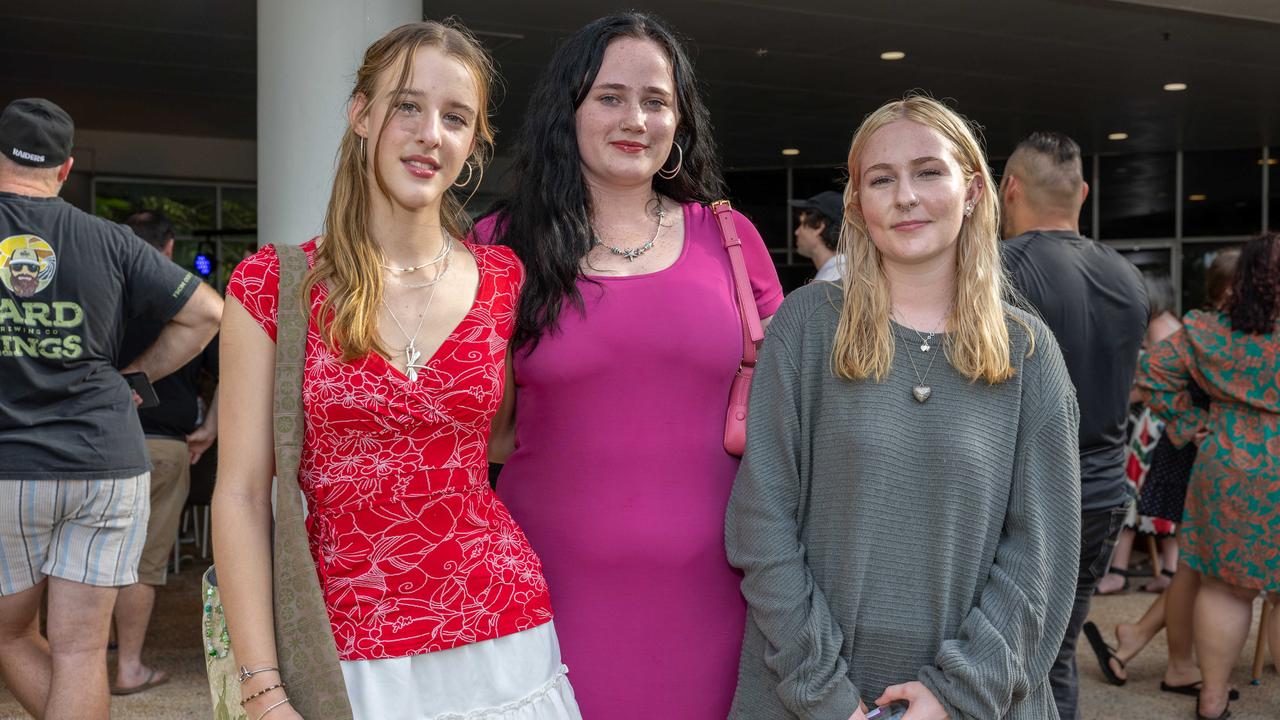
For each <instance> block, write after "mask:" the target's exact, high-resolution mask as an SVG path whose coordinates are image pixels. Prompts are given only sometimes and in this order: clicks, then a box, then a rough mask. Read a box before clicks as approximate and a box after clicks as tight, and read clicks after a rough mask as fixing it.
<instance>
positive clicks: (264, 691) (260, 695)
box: [240, 682, 285, 706]
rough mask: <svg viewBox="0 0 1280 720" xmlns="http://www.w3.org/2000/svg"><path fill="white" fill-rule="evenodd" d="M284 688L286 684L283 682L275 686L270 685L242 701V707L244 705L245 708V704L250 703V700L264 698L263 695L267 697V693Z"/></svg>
mask: <svg viewBox="0 0 1280 720" xmlns="http://www.w3.org/2000/svg"><path fill="white" fill-rule="evenodd" d="M284 686H285V684H284V683H283V682H278V683H276V684H275V685H268V686H266V687H264V688H262V689H261V690H259V691H258V692H256V693H254V694H252V695H250V696H249V697H247V698H245V699H243V700H241V701H240V705H242V706H243V705H244V704H245V703H247V702H249V701H250V700H253V699H255V698H260V697H262V696H263V695H266V694H267V693H269V692H271V691H272V690H275V689H276V688H282V687H284Z"/></svg>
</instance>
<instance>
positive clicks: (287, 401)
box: [201, 245, 351, 720]
mask: <svg viewBox="0 0 1280 720" xmlns="http://www.w3.org/2000/svg"><path fill="white" fill-rule="evenodd" d="M276 256H277V257H278V258H279V259H280V290H279V297H280V298H282V302H278V303H277V306H278V310H277V317H276V372H275V395H274V400H273V409H272V419H273V435H274V438H275V451H276V458H275V459H276V483H275V531H274V535H273V542H272V563H271V566H272V567H271V569H272V591H273V593H272V594H273V598H272V599H273V603H272V604H273V606H274V611H275V612H274V614H275V631H276V632H275V634H276V655H277V657H278V659H279V663H278V664H279V666H280V676H281V678H282V679H283V680H284V682H286V683H287V684H288V686H289V687H288V693H289V700H290V704H292V705H293V708H294V709H295V710H297V711H298V713H299V714H300V715H302V716H303V717H305V718H324V720H351V704H350V702H349V701H348V700H347V686H346V683H345V682H344V681H343V678H342V668H341V666H339V665H338V650H337V647H336V646H335V645H334V642H333V632H332V631H331V630H330V628H329V614H328V612H327V611H326V610H325V605H324V596H323V595H322V594H321V592H320V581H319V579H318V578H317V577H316V566H315V561H314V560H313V559H312V557H311V550H310V547H309V546H308V544H307V528H306V513H305V512H304V510H303V507H302V492H301V488H300V487H299V485H298V460H299V457H300V454H301V450H302V431H303V422H302V371H303V364H304V361H305V354H306V341H307V326H308V323H309V321H310V318H309V317H308V315H306V314H305V312H304V309H303V306H302V303H301V302H298V301H294V302H290V300H296V299H297V298H300V297H301V293H302V281H303V277H304V276H305V275H306V272H307V258H306V254H305V253H304V252H303V251H302V249H301V248H299V247H297V246H292V245H285V246H282V245H277V246H276ZM201 591H202V593H203V595H202V598H203V600H204V606H203V616H204V622H203V623H202V626H201V629H202V631H203V638H202V640H203V648H204V655H205V666H206V669H207V671H208V676H209V692H210V694H211V696H212V699H213V717H214V720H247V716H246V715H245V712H244V709H243V708H242V707H241V706H240V681H239V665H238V664H237V663H236V660H235V656H234V655H233V654H232V653H231V638H230V636H229V635H228V633H227V625H226V621H225V619H224V617H223V614H222V601H221V599H220V598H219V596H218V575H217V573H216V572H215V570H214V568H212V567H210V568H209V569H208V570H206V571H205V574H204V581H203V582H202V584H201Z"/></svg>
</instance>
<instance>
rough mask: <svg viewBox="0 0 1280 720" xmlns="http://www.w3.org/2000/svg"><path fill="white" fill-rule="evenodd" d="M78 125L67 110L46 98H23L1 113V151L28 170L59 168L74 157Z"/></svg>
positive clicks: (9, 105) (10, 104)
mask: <svg viewBox="0 0 1280 720" xmlns="http://www.w3.org/2000/svg"><path fill="white" fill-rule="evenodd" d="M74 133H75V123H73V122H71V116H70V115H68V114H67V111H66V110H63V109H62V108H60V107H58V106H57V105H55V104H54V103H52V102H50V101H48V100H45V99H44V98H22V99H21V100H14V101H13V102H11V103H9V104H8V105H7V106H6V107H5V109H4V112H3V113H0V150H3V152H4V156H5V157H7V158H9V159H10V160H12V161H14V162H16V163H18V164H19V165H26V166H27V167H38V168H51V167H57V166H59V165H61V164H62V163H64V162H66V160H67V158H69V157H71V137H72V135H73V134H74Z"/></svg>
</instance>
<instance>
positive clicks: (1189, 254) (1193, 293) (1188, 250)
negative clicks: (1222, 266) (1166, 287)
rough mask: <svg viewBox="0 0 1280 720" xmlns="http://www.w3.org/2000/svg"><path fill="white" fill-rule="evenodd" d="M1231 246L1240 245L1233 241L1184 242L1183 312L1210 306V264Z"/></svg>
mask: <svg viewBox="0 0 1280 720" xmlns="http://www.w3.org/2000/svg"><path fill="white" fill-rule="evenodd" d="M1231 247H1239V245H1236V244H1233V243H1183V244H1182V311H1183V312H1186V311H1188V310H1195V309H1198V308H1205V307H1208V305H1209V301H1208V293H1207V292H1205V278H1206V277H1208V270H1209V264H1210V263H1212V262H1213V258H1214V257H1216V256H1217V254H1218V253H1220V252H1222V251H1223V250H1226V249H1227V248H1231Z"/></svg>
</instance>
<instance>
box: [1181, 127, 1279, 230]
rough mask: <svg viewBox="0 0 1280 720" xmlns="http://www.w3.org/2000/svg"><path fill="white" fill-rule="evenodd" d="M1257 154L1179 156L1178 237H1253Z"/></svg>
mask: <svg viewBox="0 0 1280 720" xmlns="http://www.w3.org/2000/svg"><path fill="white" fill-rule="evenodd" d="M1261 160H1262V151H1261V150H1256V149H1254V150H1218V151H1213V152H1188V153H1184V154H1183V156H1182V195H1183V197H1182V201H1183V205H1182V235H1183V237H1204V236H1206V235H1253V234H1256V233H1257V232H1258V230H1259V229H1260V228H1261V227H1262V173H1261V168H1260V166H1259V163H1260V162H1261Z"/></svg>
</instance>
